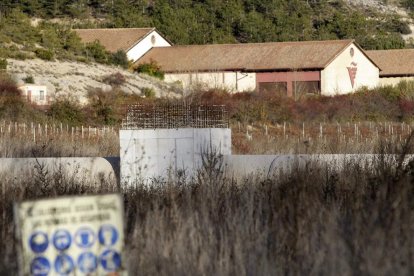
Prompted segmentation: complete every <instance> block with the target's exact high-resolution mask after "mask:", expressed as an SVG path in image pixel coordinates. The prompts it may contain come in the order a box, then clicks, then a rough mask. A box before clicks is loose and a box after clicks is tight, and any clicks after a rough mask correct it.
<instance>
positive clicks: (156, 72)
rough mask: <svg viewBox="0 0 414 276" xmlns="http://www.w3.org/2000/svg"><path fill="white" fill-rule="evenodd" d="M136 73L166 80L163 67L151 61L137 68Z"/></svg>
mask: <svg viewBox="0 0 414 276" xmlns="http://www.w3.org/2000/svg"><path fill="white" fill-rule="evenodd" d="M134 71H135V72H138V73H143V74H147V75H150V76H152V77H156V78H158V79H161V80H163V79H164V72H163V71H162V70H161V67H160V66H159V65H158V64H157V62H156V61H154V60H151V61H150V62H149V63H142V64H139V65H138V66H137V67H135V68H134Z"/></svg>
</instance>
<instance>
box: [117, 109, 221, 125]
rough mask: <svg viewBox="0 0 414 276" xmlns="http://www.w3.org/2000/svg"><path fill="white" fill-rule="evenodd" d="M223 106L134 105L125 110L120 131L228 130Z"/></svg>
mask: <svg viewBox="0 0 414 276" xmlns="http://www.w3.org/2000/svg"><path fill="white" fill-rule="evenodd" d="M228 127H229V114H228V111H227V109H226V106H224V105H189V104H162V105H148V104H134V105H129V106H128V108H127V114H126V118H125V119H123V120H122V129H168V128H228Z"/></svg>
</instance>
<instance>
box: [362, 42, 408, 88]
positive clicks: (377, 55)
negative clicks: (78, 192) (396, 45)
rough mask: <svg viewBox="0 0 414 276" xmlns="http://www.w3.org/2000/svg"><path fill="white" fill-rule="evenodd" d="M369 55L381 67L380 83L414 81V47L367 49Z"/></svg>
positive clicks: (394, 83)
mask: <svg viewBox="0 0 414 276" xmlns="http://www.w3.org/2000/svg"><path fill="white" fill-rule="evenodd" d="M367 55H368V56H369V57H370V58H371V59H372V60H373V61H374V62H375V63H376V64H378V65H379V66H380V67H381V72H380V75H379V76H380V85H396V84H398V83H399V82H400V81H402V80H406V81H414V49H398V50H376V51H367Z"/></svg>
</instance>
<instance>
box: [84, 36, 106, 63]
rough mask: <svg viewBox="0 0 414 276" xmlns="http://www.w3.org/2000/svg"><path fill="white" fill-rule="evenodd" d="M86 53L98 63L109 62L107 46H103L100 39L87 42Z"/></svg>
mask: <svg viewBox="0 0 414 276" xmlns="http://www.w3.org/2000/svg"><path fill="white" fill-rule="evenodd" d="M85 50H86V55H87V56H88V57H91V58H93V59H94V60H95V61H96V62H98V63H104V64H106V63H108V61H109V57H108V53H107V52H106V50H105V47H104V46H102V45H101V44H100V43H99V42H98V41H94V42H92V43H88V44H86V49H85Z"/></svg>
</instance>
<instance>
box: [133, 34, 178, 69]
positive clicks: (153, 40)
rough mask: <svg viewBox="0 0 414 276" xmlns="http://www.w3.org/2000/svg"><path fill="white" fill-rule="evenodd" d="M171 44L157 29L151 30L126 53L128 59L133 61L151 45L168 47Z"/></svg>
mask: <svg viewBox="0 0 414 276" xmlns="http://www.w3.org/2000/svg"><path fill="white" fill-rule="evenodd" d="M168 46H171V44H170V43H169V42H168V41H167V40H165V39H164V38H163V37H162V36H161V35H160V34H159V33H157V31H155V30H154V31H152V32H151V33H150V34H148V35H147V36H146V37H145V38H144V39H143V40H141V41H140V42H138V43H137V44H136V45H135V46H134V47H132V48H131V49H130V50H129V51H128V52H127V53H126V54H127V57H128V59H129V60H132V61H133V62H135V61H136V60H138V59H139V58H140V57H142V56H143V55H144V54H145V53H146V52H148V51H149V50H150V49H151V48H152V47H168Z"/></svg>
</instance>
